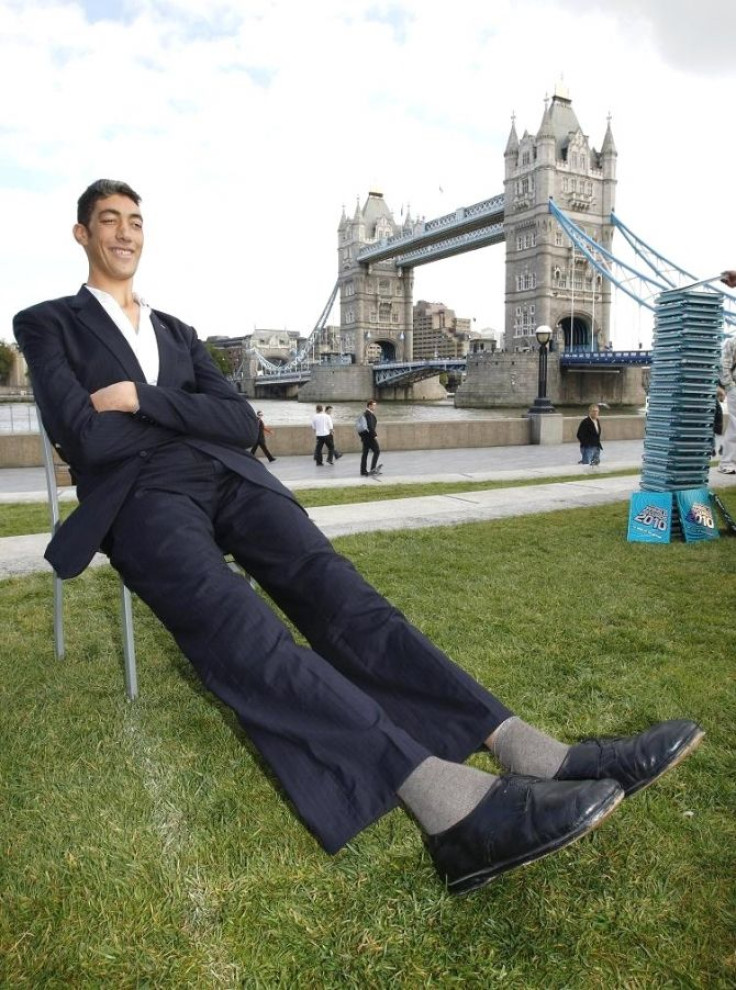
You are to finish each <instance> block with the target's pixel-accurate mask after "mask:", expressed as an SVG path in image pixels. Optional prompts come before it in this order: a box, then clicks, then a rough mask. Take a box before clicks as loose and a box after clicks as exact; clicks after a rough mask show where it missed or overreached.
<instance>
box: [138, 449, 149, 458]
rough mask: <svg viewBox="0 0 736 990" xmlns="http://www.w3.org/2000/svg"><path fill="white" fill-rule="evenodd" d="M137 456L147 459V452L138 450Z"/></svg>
mask: <svg viewBox="0 0 736 990" xmlns="http://www.w3.org/2000/svg"><path fill="white" fill-rule="evenodd" d="M138 456H139V457H143V458H146V457H148V451H147V450H139V451H138Z"/></svg>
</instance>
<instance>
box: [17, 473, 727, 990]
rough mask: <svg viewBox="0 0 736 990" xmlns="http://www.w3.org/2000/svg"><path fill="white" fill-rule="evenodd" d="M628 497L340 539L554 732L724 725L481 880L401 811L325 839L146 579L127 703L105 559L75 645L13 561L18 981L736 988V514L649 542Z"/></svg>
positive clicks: (465, 661) (84, 588) (90, 580)
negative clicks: (464, 884)
mask: <svg viewBox="0 0 736 990" xmlns="http://www.w3.org/2000/svg"><path fill="white" fill-rule="evenodd" d="M376 487H378V486H376ZM726 498H727V504H729V506H730V508H731V509H732V511H734V510H736V495H734V494H731V493H728V495H727V496H726ZM626 520H627V505H626V504H625V503H621V504H618V505H613V506H606V507H603V508H596V509H582V510H574V511H566V512H556V513H552V514H548V515H543V516H536V517H522V518H518V519H506V520H500V521H496V522H489V523H483V524H473V525H466V526H457V527H447V528H442V529H426V530H415V531H410V532H398V533H387V534H380V533H379V534H368V535H365V536H353V537H347V538H343V539H340V540H338V541H336V544H337V546H338V548H339V549H340V550H341V551H342V552H343V553H345V554H346V555H347V556H349V557H350V558H351V559H352V560H353V561H354V562H355V563H356V565H357V566H358V567H359V568H360V569H361V570H362V571H364V572H365V573H366V575H367V576H368V577H369V579H371V580H372V581H373V582H374V583H375V584H376V585H377V586H378V587H379V588H380V589H381V590H382V591H383V592H384V593H386V594H387V595H388V596H389V597H390V598H391V599H392V600H393V601H394V602H395V603H396V604H397V605H398V606H399V607H401V608H402V609H403V610H404V611H405V612H406V613H407V614H408V616H409V617H410V618H411V619H412V620H413V621H415V622H416V623H417V624H418V625H419V626H420V627H421V628H423V629H424V630H425V632H427V634H428V635H429V636H430V637H432V638H433V639H435V640H436V641H437V642H438V643H439V644H440V646H441V647H442V648H443V649H445V650H446V651H447V652H448V653H449V654H450V656H452V657H453V659H455V660H456V661H457V662H458V663H459V664H461V665H462V666H463V667H464V668H466V669H467V670H468V671H470V672H471V673H472V674H473V675H474V676H476V677H478V678H479V679H481V680H482V681H483V682H484V683H486V684H487V685H489V686H490V687H492V688H493V689H494V690H495V691H496V693H498V694H499V695H501V696H502V697H503V698H504V699H505V700H506V701H507V703H509V704H510V705H511V706H512V707H513V708H515V709H516V710H517V711H519V713H520V714H522V715H523V716H524V717H526V718H527V719H528V720H530V721H533V722H536V723H537V724H539V725H540V726H541V727H542V728H544V729H545V730H547V731H550V732H552V733H554V734H556V735H559V736H560V737H562V738H564V739H565V740H572V739H573V738H576V737H579V736H582V735H586V734H592V733H598V732H607V733H617V732H625V733H626V732H631V731H636V730H638V729H640V728H643V727H644V726H646V725H648V724H650V723H651V722H653V721H656V720H658V719H663V718H668V717H673V716H679V715H689V716H692V717H695V718H697V719H699V720H700V721H701V722H702V724H703V725H704V726H705V728H706V730H707V736H706V740H705V742H704V744H703V745H702V746H701V748H700V749H699V750H698V752H697V753H696V754H695V755H694V756H693V757H692V758H691V759H689V760H688V761H687V762H686V763H684V764H683V765H682V767H680V768H678V769H677V770H676V771H674V772H673V773H672V774H670V775H668V776H667V777H665V778H664V779H663V780H662V781H660V782H659V783H658V784H656V785H655V786H654V787H652V788H650V789H649V790H647V791H646V792H644V793H643V794H640V795H638V796H636V797H634V798H632V799H631V800H630V801H627V802H625V803H624V805H623V806H622V807H621V808H620V809H619V810H618V811H617V812H616V813H615V815H614V816H613V817H612V818H611V819H610V820H609V821H608V822H606V823H605V824H604V825H603V826H602V827H601V828H600V829H599V830H597V831H596V832H595V833H593V834H592V835H591V836H589V837H586V838H585V839H583V840H582V841H581V842H578V843H576V844H575V845H573V846H571V847H570V848H569V849H568V850H564V851H563V852H561V853H559V854H558V855H555V856H552V857H550V858H548V859H545V860H543V861H542V862H540V863H537V864H535V865H533V866H530V867H529V868H528V869H526V870H518V871H515V872H513V873H510V874H507V875H505V876H504V877H502V878H501V879H499V880H498V881H496V882H495V883H493V884H491V885H490V886H489V887H487V888H486V889H485V890H483V891H481V892H478V893H476V894H474V895H472V896H470V897H467V898H461V899H455V898H452V897H450V896H449V895H447V894H446V893H445V892H444V890H443V888H442V887H441V886H440V885H439V884H438V882H437V879H436V877H435V875H434V871H433V868H432V865H431V863H430V861H429V858H428V857H427V855H426V853H425V852H424V851H423V847H422V844H421V841H420V838H419V835H418V833H417V831H416V829H415V827H414V826H413V825H412V824H411V823H410V821H409V820H408V819H407V818H406V817H405V816H404V815H403V814H402V813H401V812H400V811H394V812H392V813H391V814H389V815H387V816H386V817H385V818H383V819H382V820H381V821H380V822H379V823H377V824H376V825H374V826H373V827H371V828H370V829H367V830H366V831H365V832H364V833H362V834H361V835H360V836H359V837H358V838H357V839H356V840H355V841H354V842H353V843H351V845H350V847H348V848H346V849H345V850H343V851H342V852H341V853H340V854H339V855H337V856H336V857H328V856H326V855H325V854H323V853H322V852H321V850H320V849H319V847H318V846H317V844H316V843H315V842H314V840H313V839H312V838H311V837H310V836H309V834H308V833H307V832H306V831H305V830H304V829H303V828H302V826H301V825H300V824H299V823H298V821H297V820H296V819H295V817H294V816H293V814H292V812H291V810H290V809H289V807H288V806H287V805H286V804H285V802H284V801H283V800H282V798H281V796H280V794H279V791H278V785H277V783H276V782H275V781H274V780H273V778H272V777H271V776H270V775H269V773H268V772H267V771H266V770H265V769H264V767H263V766H262V765H261V763H260V761H259V758H258V756H257V754H256V753H255V751H254V750H253V748H252V747H251V746H250V745H249V743H248V741H247V739H246V738H244V736H243V734H242V732H241V730H240V729H239V727H238V724H237V722H236V720H235V719H234V718H233V717H232V715H231V714H230V713H229V711H227V710H225V709H223V708H221V707H220V706H219V705H218V704H217V703H216V702H215V701H214V700H213V699H212V698H211V697H209V696H208V695H207V694H206V693H205V692H204V691H203V690H202V688H201V687H200V686H199V683H198V681H197V680H196V678H195V677H194V675H193V674H192V673H191V671H190V669H189V667H188V664H187V663H186V661H185V660H184V659H183V658H182V657H181V655H180V653H179V652H178V650H177V649H176V647H175V645H174V644H173V642H172V641H171V639H170V637H169V636H168V634H167V633H166V632H165V631H164V630H163V629H162V628H161V626H160V625H159V624H158V623H157V622H156V620H155V619H154V618H153V617H152V616H151V615H150V613H148V611H147V610H146V608H145V607H144V606H143V605H142V603H141V602H139V601H136V602H135V613H136V641H137V649H138V656H139V677H140V683H141V691H142V694H141V697H140V699H139V700H138V701H137V702H135V703H133V704H131V703H128V702H127V701H126V699H125V696H124V691H123V677H122V669H121V667H122V656H121V649H120V645H119V633H118V622H119V615H118V605H117V580H116V578H115V577H114V575H113V574H112V573H111V572H110V571H109V570H108V569H99V570H94V571H89V572H87V573H85V574H84V575H83V576H82V577H81V578H79V579H77V580H75V581H72V582H69V583H68V584H67V586H66V588H67V603H66V616H67V640H68V644H67V652H68V658H67V660H66V661H64V662H63V663H56V662H55V661H54V659H53V650H52V637H51V589H50V580H49V577H48V576H47V575H38V576H34V577H29V578H24V579H18V580H10V581H5V582H3V583H2V584H0V595H1V596H2V615H3V618H4V621H3V636H2V640H1V644H0V693H1V695H0V701H1V703H2V720H1V721H0V843H1V844H0V986H1V987H3V988H4V987H12V988H16V987H29V988H38V987H44V988H46V987H70V986H71V987H75V988H76V987H93V988H98V987H105V988H106V987H114V988H118V987H131V988H132V987H177V988H179V987H193V988H210V987H227V988H236V987H253V988H272V987H274V988H292V987H299V988H302V987H306V988H323V987H324V988H344V987H349V988H365V987H371V988H372V987H388V986H392V987H393V986H399V987H408V988H415V987H416V988H423V987H442V988H444V987H463V988H465V987H473V988H475V987H478V988H489V987H497V986H498V987H513V988H544V990H548V988H580V990H587V988H601V990H609V988H619V987H620V988H627V990H639V988H642V990H643V988H650V987H678V988H679V987H683V988H684V987H692V988H695V987H698V988H700V987H709V988H710V987H724V988H725V987H732V986H734V985H735V984H736V953H735V948H736V947H735V945H734V938H733V936H734V930H735V929H736V904H735V901H734V876H735V875H736V855H735V852H736V824H735V822H734V810H735V809H736V782H735V780H734V769H735V768H734V761H733V740H734V736H735V734H736V689H735V684H734V662H733V661H734V637H733V616H734V608H733V606H734V586H735V584H736V582H735V580H734V579H735V577H736V540H734V539H732V538H725V537H724V538H723V539H720V540H716V541H713V542H707V543H699V544H688V545H686V544H683V543H673V544H671V545H667V546H651V545H645V544H629V543H627V542H626ZM473 762H474V763H475V765H477V766H479V767H487V768H488V769H494V765H493V763H492V761H491V759H490V757H488V756H486V755H482V754H477V755H476V756H474V757H473Z"/></svg>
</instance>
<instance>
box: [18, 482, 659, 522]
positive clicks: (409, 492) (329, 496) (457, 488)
mask: <svg viewBox="0 0 736 990" xmlns="http://www.w3.org/2000/svg"><path fill="white" fill-rule="evenodd" d="M638 473H639V472H638V470H621V471H602V472H601V474H605V475H606V477H609V478H612V477H618V476H622V475H630V474H631V475H633V474H638ZM579 480H580V477H579V476H577V477H572V476H570V475H564V476H560V477H554V478H551V477H550V478H527V479H523V480H516V481H472V482H469V481H435V482H429V483H427V482H421V483H417V484H411V483H403V484H394V485H391V484H385V483H384V484H380V485H374V484H368V485H363V486H357V485H356V486H354V487H346V488H301V489H298V490H297V491H296V492H294V494H295V496H296V498H297V499H298V500H299V502H301V504H302V505H303V506H304V508H305V509H310V508H312V507H313V506H315V505H349V504H355V503H359V502H379V501H383V500H385V499H394V498H416V497H418V496H422V495H449V494H452V493H453V492H475V491H491V490H492V489H496V488H521V487H528V486H530V485H531V486H534V485H550V484H553V483H555V482H559V481H579ZM75 507H76V502H62V503H60V507H59V511H60V513H61V517H62V519H66V517H67V516H68V515H69V513H70V512H72V510H73V509H74V508H75ZM48 528H49V513H48V508H47V507H46V504H45V503H43V502H13V503H7V504H5V505H3V506H2V510H1V511H0V538H1V537H3V536H19V535H21V534H23V533H43V532H44V531H46V530H47V529H48Z"/></svg>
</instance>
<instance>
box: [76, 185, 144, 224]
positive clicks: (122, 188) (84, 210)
mask: <svg viewBox="0 0 736 990" xmlns="http://www.w3.org/2000/svg"><path fill="white" fill-rule="evenodd" d="M108 196H127V197H128V199H132V200H133V202H134V203H135V205H136V206H138V204H139V203H140V201H141V198H140V196H139V195H138V193H137V192H136V191H135V189H131V188H130V186H129V185H128V183H127V182H118V180H117V179H97V181H96V182H93V183H92V185H91V186H88V187H87V188H86V189H85V190H84V192H83V193H82V195H81V196H80V197H79V199H78V200H77V223H81V224H82V226H83V227H89V222H90V220H91V219H92V213H93V212H94V208H95V203H96V202H97V201H98V200H99V199H107V197H108Z"/></svg>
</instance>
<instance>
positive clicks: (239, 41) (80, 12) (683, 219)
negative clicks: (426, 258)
mask: <svg viewBox="0 0 736 990" xmlns="http://www.w3.org/2000/svg"><path fill="white" fill-rule="evenodd" d="M685 6H686V7H687V6H688V5H685ZM690 6H691V5H690ZM711 6H715V7H717V8H718V9H717V10H715V11H713V10H709V9H708V4H707V3H701V4H700V5H698V8H697V11H698V13H699V16H698V17H696V16H695V14H693V13H691V16H690V17H689V18H686V19H685V20H683V18H682V17H681V16H680V17H678V14H677V11H676V10H675V8H676V7H677V4H676V3H673V2H670V3H668V4H667V5H665V4H664V3H662V4H659V3H656V2H650V3H649V4H645V5H641V4H637V5H635V4H634V3H633V0H632V2H631V3H629V2H628V0H610V2H607V3H606V4H605V5H603V4H600V5H596V4H592V3H582V2H576V0H519V2H517V3H515V4H512V3H510V2H507V0H497V2H494V3H492V4H489V3H487V0H484V2H479V0H456V2H455V3H454V4H453V5H452V10H451V12H448V9H447V8H446V7H442V6H439V5H435V4H427V3H424V2H420V0H410V2H405V3H381V2H375V0H373V2H371V0H364V2H360V0H357V2H348V0H314V2H313V3H303V2H301V0H272V2H269V0H262V2H260V3H252V2H249V3H248V4H247V5H245V4H242V3H240V2H235V0H232V2H230V3H226V2H225V3H204V4H203V3H202V2H201V0H187V2H186V3H185V2H182V0H177V2H170V3H166V4H163V3H159V2H149V0H139V2H129V3H123V2H119V3H110V2H107V3H103V2H102V0H87V2H86V6H83V5H82V4H81V3H74V2H71V0H70V2H58V0H57V2H48V0H23V3H19V2H15V0H12V2H11V0H0V39H1V40H0V85H2V87H3V92H4V93H5V94H6V98H5V100H4V112H3V118H2V125H1V126H0V205H1V206H2V215H3V217H4V220H5V235H6V236H5V237H4V238H3V239H2V247H1V248H0V252H1V256H0V265H1V270H2V272H3V278H2V282H1V283H0V337H5V338H9V337H10V332H11V331H10V319H11V317H12V314H13V312H15V311H16V310H17V309H19V308H21V307H22V306H25V305H28V304H30V303H32V302H34V301H37V300H39V299H42V298H48V297H50V296H54V295H61V294H66V293H69V292H72V291H74V290H75V289H76V287H77V285H78V284H79V283H80V282H81V281H82V280H83V278H84V275H85V268H84V264H83V256H82V254H81V253H80V252H79V249H78V248H76V247H75V245H74V244H73V242H72V241H71V237H70V234H69V230H70V228H71V225H72V223H73V220H74V208H75V202H76V198H77V196H78V195H79V193H80V192H81V190H82V189H83V188H84V187H85V186H86V185H87V184H88V183H89V182H90V181H92V180H93V179H95V178H98V177H100V176H110V177H113V178H123V179H125V180H126V181H128V182H130V183H131V184H132V185H133V187H134V188H136V189H138V191H139V192H140V193H141V194H142V196H143V198H144V209H145V216H146V228H147V238H148V239H147V246H146V254H145V258H144V262H143V265H142V266H141V272H140V276H139V287H140V288H141V289H142V291H143V292H144V293H145V294H146V295H147V296H148V297H149V298H150V299H151V301H152V302H153V303H154V304H155V305H159V306H161V307H162V308H164V309H168V310H169V311H173V312H175V313H177V314H178V315H180V316H181V317H183V318H184V319H187V320H189V321H191V322H193V323H194V324H195V325H196V326H197V327H198V329H199V330H200V333H202V334H203V335H208V334H212V333H229V334H237V333H240V332H243V331H245V330H248V329H250V328H251V327H252V326H253V325H258V326H274V327H280V326H288V327H289V328H291V329H300V330H303V331H307V330H308V329H309V328H310V327H311V325H312V324H313V323H314V321H315V320H316V319H317V317H318V315H319V313H320V312H321V310H322V307H323V305H324V303H325V302H326V300H327V297H328V295H329V292H330V290H331V287H332V285H333V283H334V280H335V277H336V261H337V255H336V247H337V243H336V228H337V224H338V222H339V218H340V213H341V209H342V207H343V205H345V208H346V210H347V212H348V213H352V211H353V210H354V207H355V199H356V196H358V197H359V198H360V200H361V202H362V201H363V200H364V198H365V195H366V193H367V192H368V190H369V189H371V188H375V186H376V185H378V187H379V188H380V189H381V190H382V191H383V192H384V194H385V196H386V199H387V201H388V203H389V205H390V206H391V207H392V209H393V210H394V212H395V215H396V216H397V217H398V215H399V213H400V211H401V208H402V205H403V206H404V207H406V206H407V204H411V209H412V213H413V214H414V215H416V214H421V215H424V216H427V217H432V216H435V215H438V214H441V213H445V212H449V211H450V210H453V209H455V208H456V207H457V206H460V205H465V204H469V203H472V202H475V201H477V200H480V199H483V198H485V197H486V196H490V195H493V194H496V193H499V192H501V191H502V189H503V149H504V146H505V143H506V138H507V135H508V131H509V126H510V118H511V114H512V112H515V113H516V120H517V128H518V129H519V131H520V132H522V131H523V130H525V129H528V130H529V131H531V132H534V131H535V130H536V129H537V128H538V126H539V122H540V120H541V117H542V111H543V98H544V96H545V94H546V93H549V92H551V90H552V88H553V86H554V85H555V82H556V81H557V80H558V79H559V78H560V76H561V75H563V76H564V80H565V84H566V85H567V87H568V89H569V90H570V94H571V96H572V99H573V106H574V108H575V111H576V113H577V116H578V119H579V120H580V123H581V126H582V127H583V129H584V130H585V131H586V133H588V134H589V136H590V139H591V142H592V143H593V144H594V145H597V146H598V147H600V144H601V142H602V139H603V134H604V132H605V127H606V117H607V114H608V113H609V111H610V112H611V114H612V118H613V121H612V126H613V132H614V136H615V139H616V143H617V147H618V150H619V187H618V202H617V210H618V212H619V214H620V215H621V217H622V218H623V219H624V220H625V221H626V222H627V223H628V224H629V225H630V226H631V227H632V228H634V229H635V230H636V231H637V232H640V233H641V234H642V236H644V237H645V238H646V239H647V240H649V241H650V242H651V243H653V244H654V245H655V246H656V247H657V248H659V249H661V250H662V252H663V253H664V254H665V255H668V256H670V257H672V258H673V259H674V260H676V261H680V262H681V263H682V264H683V265H684V266H685V267H691V268H693V269H694V270H695V271H696V272H698V273H700V274H703V275H710V274H713V273H715V272H716V271H719V270H720V269H721V268H724V267H729V266H733V265H735V264H736V258H735V257H734V254H735V253H736V252H735V251H734V248H733V246H732V244H731V232H730V224H729V223H728V222H727V217H728V215H729V206H730V204H729V203H728V194H729V191H730V173H731V171H732V167H733V165H732V163H733V160H734V151H735V150H736V142H735V140H734V137H733V136H732V135H733V131H734V128H733V124H732V121H731V120H730V118H729V116H728V115H727V114H726V112H725V110H724V105H725V100H724V98H723V93H724V86H727V83H724V78H723V77H722V74H723V72H726V71H728V72H731V73H732V71H733V70H731V69H730V64H727V63H726V60H725V59H724V58H722V52H723V50H724V42H723V39H724V38H728V37H730V38H732V37H733V32H732V31H729V26H730V25H731V26H732V20H733V15H732V13H731V9H730V4H727V3H725V2H724V3H723V4H717V5H711ZM246 8H247V13H246V12H244V11H245V9H246ZM85 10H86V14H85ZM642 11H643V13H642ZM103 14H104V15H105V16H103ZM680 14H682V11H680ZM729 18H730V20H729ZM683 25H684V26H683ZM721 28H722V30H721ZM696 50H697V55H696V54H694V53H695V52H696ZM682 52H684V53H685V54H683V55H682V57H680V55H681V53H682ZM688 53H689V54H688ZM7 94H10V98H8V95H7ZM440 190H442V191H440ZM503 270H504V264H503V248H502V247H501V246H497V247H492V248H487V249H485V250H482V251H478V252H474V253H472V254H469V255H466V256H463V257H462V258H458V259H454V260H451V261H446V262H439V263H437V264H434V265H429V266H426V267H423V268H420V269H417V272H416V281H415V297H416V298H420V297H422V298H429V299H433V300H440V299H441V300H443V301H444V302H446V303H447V304H448V305H450V306H452V307H453V308H454V309H455V310H456V311H457V312H458V314H459V315H462V316H470V317H475V318H476V319H477V321H478V325H479V326H487V325H494V326H499V325H500V324H501V323H502V321H503ZM624 330H625V331H626V332H627V333H630V334H631V335H635V334H636V332H637V328H632V327H627V328H622V333H623V332H624Z"/></svg>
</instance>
